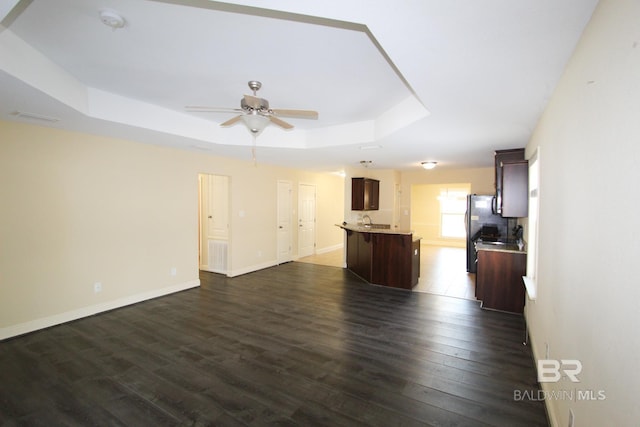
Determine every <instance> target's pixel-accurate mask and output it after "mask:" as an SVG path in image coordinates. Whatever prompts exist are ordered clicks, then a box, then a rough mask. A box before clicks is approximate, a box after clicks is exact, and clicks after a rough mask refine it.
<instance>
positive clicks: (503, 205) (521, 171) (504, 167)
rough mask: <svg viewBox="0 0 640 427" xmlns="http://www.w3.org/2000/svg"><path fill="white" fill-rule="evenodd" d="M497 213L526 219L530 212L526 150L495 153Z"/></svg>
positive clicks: (519, 149)
mask: <svg viewBox="0 0 640 427" xmlns="http://www.w3.org/2000/svg"><path fill="white" fill-rule="evenodd" d="M495 172H496V181H495V185H496V199H495V204H496V205H495V210H496V213H498V214H500V215H502V216H503V217H510V218H512V217H518V218H522V217H526V216H527V215H528V214H529V212H528V210H529V163H528V162H527V161H526V160H525V159H524V148H518V149H514V150H498V151H496V152H495Z"/></svg>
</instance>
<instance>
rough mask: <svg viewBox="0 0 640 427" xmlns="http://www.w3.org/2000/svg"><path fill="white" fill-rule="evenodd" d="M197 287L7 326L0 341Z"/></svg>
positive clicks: (191, 285) (173, 288)
mask: <svg viewBox="0 0 640 427" xmlns="http://www.w3.org/2000/svg"><path fill="white" fill-rule="evenodd" d="M198 286H200V280H199V279H198V280H191V281H189V282H184V283H179V284H177V285H172V286H167V287H165V288H161V289H155V290H153V291H150V292H143V293H141V294H136V295H131V296H128V297H124V298H120V299H117V300H113V301H108V302H105V303H102V304H95V305H90V306H88V307H82V308H79V309H77V310H71V311H67V312H64V313H60V314H54V315H53V316H47V317H43V318H40V319H34V320H30V321H28V322H24V323H19V324H17V325H12V326H8V327H6V328H0V340H4V339H7V338H11V337H15V336H18V335H23V334H27V333H29V332H34V331H37V330H39V329H44V328H49V327H51V326H55V325H60V324H62V323H66V322H70V321H72V320H77V319H81V318H83V317H88V316H93V315H94V314H98V313H102V312H105V311H109V310H114V309H116V308H120V307H125V306H127V305H131V304H136V303H139V302H142V301H147V300H150V299H153V298H158V297H162V296H165V295H169V294H173V293H175V292H180V291H184V290H187V289H191V288H197V287H198Z"/></svg>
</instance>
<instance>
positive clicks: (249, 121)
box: [242, 111, 270, 136]
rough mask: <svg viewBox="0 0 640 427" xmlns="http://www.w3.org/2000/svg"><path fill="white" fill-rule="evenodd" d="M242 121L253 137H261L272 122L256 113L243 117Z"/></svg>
mask: <svg viewBox="0 0 640 427" xmlns="http://www.w3.org/2000/svg"><path fill="white" fill-rule="evenodd" d="M242 121H243V122H244V124H245V126H246V127H247V129H249V132H251V134H252V135H253V136H258V135H260V134H261V133H262V131H263V130H264V128H266V127H267V125H269V123H270V120H269V119H268V118H267V117H265V116H262V115H260V114H258V113H257V112H256V111H253V112H252V113H251V114H245V115H243V116H242Z"/></svg>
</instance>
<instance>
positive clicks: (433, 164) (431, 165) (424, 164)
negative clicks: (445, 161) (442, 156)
mask: <svg viewBox="0 0 640 427" xmlns="http://www.w3.org/2000/svg"><path fill="white" fill-rule="evenodd" d="M420 164H421V165H422V167H423V168H425V169H427V170H430V169H433V168H435V167H436V166H437V165H438V162H422V163H420Z"/></svg>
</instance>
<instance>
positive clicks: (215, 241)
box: [199, 174, 229, 273]
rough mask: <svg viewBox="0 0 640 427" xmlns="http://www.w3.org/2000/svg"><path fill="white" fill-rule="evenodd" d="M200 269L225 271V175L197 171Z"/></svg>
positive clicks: (226, 180)
mask: <svg viewBox="0 0 640 427" xmlns="http://www.w3.org/2000/svg"><path fill="white" fill-rule="evenodd" d="M199 178H200V179H199V181H200V269H201V270H205V271H212V272H215V273H226V272H227V267H228V253H229V177H227V176H223V175H204V174H203V175H200V176H199Z"/></svg>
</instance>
